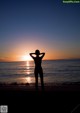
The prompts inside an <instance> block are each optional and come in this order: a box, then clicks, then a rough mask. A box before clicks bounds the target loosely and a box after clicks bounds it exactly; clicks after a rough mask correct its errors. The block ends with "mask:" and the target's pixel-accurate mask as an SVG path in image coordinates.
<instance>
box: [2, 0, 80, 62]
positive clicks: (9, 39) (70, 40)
mask: <svg viewBox="0 0 80 113" xmlns="http://www.w3.org/2000/svg"><path fill="white" fill-rule="evenodd" d="M57 4H58V5H57ZM73 5H74V6H73ZM73 5H71V4H69V5H68V6H67V4H62V2H61V0H58V1H57V0H47V1H45V0H39V1H34V2H33V0H30V1H29V0H20V2H19V1H18V0H11V1H9V0H8V1H7V0H0V8H1V10H0V11H1V13H0V14H1V15H0V17H1V18H0V25H1V26H0V27H1V32H0V62H3V61H29V60H33V59H32V58H31V57H30V56H29V53H31V52H32V53H34V52H35V50H36V49H39V50H40V52H45V57H44V59H45V60H55V59H76V58H80V52H79V51H80V30H79V29H80V5H79V4H76V5H75V4H73ZM57 6H59V8H58V7H57ZM44 59H43V60H44Z"/></svg>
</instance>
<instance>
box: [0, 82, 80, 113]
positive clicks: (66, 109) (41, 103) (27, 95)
mask: <svg viewBox="0 0 80 113" xmlns="http://www.w3.org/2000/svg"><path fill="white" fill-rule="evenodd" d="M79 104H80V84H79V83H78V84H63V85H58V86H55V85H49V86H48V85H47V86H45V91H44V92H42V90H41V87H40V86H39V91H38V92H36V91H35V87H34V86H30V85H29V84H26V85H17V84H13V85H9V84H7V85H6V84H4V85H0V105H8V109H9V113H12V112H14V113H16V112H21V113H27V112H31V113H32V112H37V113H38V112H41V113H42V112H47V111H48V112H49V113H52V112H53V113H71V111H72V110H73V109H74V108H75V107H76V106H77V105H79ZM78 110H80V109H79V108H78ZM74 113H75V112H74Z"/></svg>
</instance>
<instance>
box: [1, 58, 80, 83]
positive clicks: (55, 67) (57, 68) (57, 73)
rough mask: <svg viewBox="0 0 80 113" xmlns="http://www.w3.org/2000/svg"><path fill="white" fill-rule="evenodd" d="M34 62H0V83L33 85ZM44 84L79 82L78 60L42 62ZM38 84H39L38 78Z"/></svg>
mask: <svg viewBox="0 0 80 113" xmlns="http://www.w3.org/2000/svg"><path fill="white" fill-rule="evenodd" d="M34 66H35V65H34V62H33V61H20V62H0V83H15V82H16V83H29V84H32V83H35V78H34ZM42 68H43V73H44V83H45V84H52V83H53V84H56V85H57V84H59V83H60V84H64V83H75V82H80V60H43V61H42ZM38 78H39V84H40V77H38Z"/></svg>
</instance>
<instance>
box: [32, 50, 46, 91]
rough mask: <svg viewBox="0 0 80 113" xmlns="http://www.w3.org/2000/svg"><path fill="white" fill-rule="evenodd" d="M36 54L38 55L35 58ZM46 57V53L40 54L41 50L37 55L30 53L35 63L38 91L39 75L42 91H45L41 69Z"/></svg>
mask: <svg viewBox="0 0 80 113" xmlns="http://www.w3.org/2000/svg"><path fill="white" fill-rule="evenodd" d="M34 54H35V55H36V57H35V56H33V55H34ZM44 55H45V53H40V51H39V50H36V51H35V53H30V56H31V57H32V58H33V59H34V62H35V70H34V74H35V87H36V90H38V74H39V75H40V80H41V87H42V90H44V83H43V69H42V67H41V63H42V58H43V57H44Z"/></svg>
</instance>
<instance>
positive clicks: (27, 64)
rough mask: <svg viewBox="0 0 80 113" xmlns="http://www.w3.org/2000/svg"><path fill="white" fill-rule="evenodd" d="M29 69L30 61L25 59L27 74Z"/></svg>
mask: <svg viewBox="0 0 80 113" xmlns="http://www.w3.org/2000/svg"><path fill="white" fill-rule="evenodd" d="M29 69H30V63H29V61H27V62H26V73H27V74H28V75H29V74H30V71H29Z"/></svg>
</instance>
